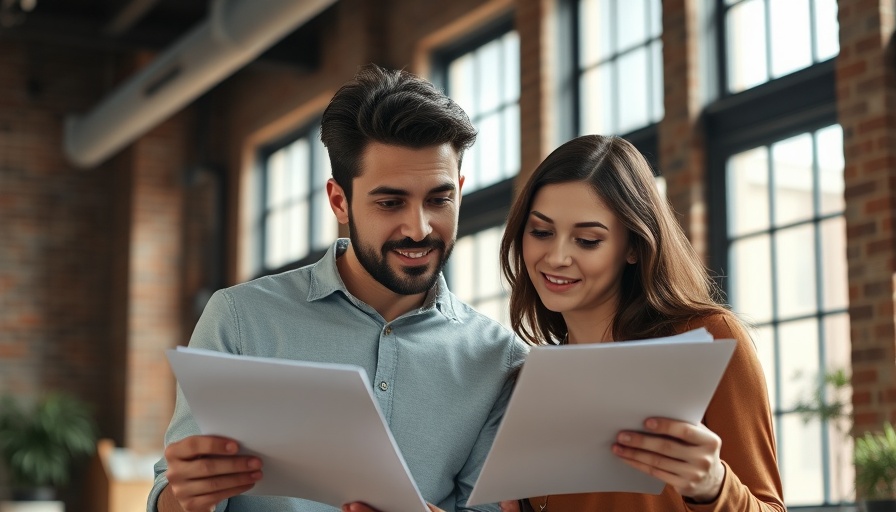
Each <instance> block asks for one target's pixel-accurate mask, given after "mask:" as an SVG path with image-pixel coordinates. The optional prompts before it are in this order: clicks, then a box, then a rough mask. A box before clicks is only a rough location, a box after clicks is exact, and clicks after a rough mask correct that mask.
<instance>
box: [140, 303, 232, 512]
mask: <svg viewBox="0 0 896 512" xmlns="http://www.w3.org/2000/svg"><path fill="white" fill-rule="evenodd" d="M239 341H240V339H239V323H238V317H237V316H236V311H235V309H234V306H233V301H232V298H231V297H230V296H229V295H228V294H227V292H225V291H220V290H219V291H217V292H215V293H214V294H213V295H212V297H211V299H209V302H208V304H207V305H206V306H205V309H204V310H203V312H202V316H201V317H200V318H199V322H197V324H196V328H195V329H194V330H193V335H192V337H191V338H190V346H191V347H198V348H205V349H209V350H218V351H222V352H231V353H239V352H238V351H239ZM198 434H200V432H199V427H198V426H197V425H196V421H195V420H194V419H193V414H192V413H191V412H190V406H189V405H187V401H186V399H185V398H184V395H183V392H182V391H181V389H180V385H178V386H177V399H176V401H175V405H174V414H173V415H172V417H171V423H170V424H169V425H168V430H167V431H166V432H165V446H168V445H169V444H171V443H173V442H175V441H180V440H181V439H183V438H185V437H188V436H193V435H198ZM154 469H155V481H154V482H153V486H152V491H150V494H149V497H148V499H147V504H146V510H147V512H158V501H159V496H160V495H161V494H162V491H163V490H164V489H165V487H166V486H167V485H168V479H167V478H166V476H165V472H166V471H167V470H168V464H167V463H166V461H165V458H164V457H163V458H161V459H159V461H158V462H156V464H155V467H154ZM226 508H227V500H224V501H222V502H221V503H219V504H218V505H217V507H216V508H215V512H224V510H225V509H226Z"/></svg>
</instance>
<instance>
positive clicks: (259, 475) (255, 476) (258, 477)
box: [252, 471, 262, 480]
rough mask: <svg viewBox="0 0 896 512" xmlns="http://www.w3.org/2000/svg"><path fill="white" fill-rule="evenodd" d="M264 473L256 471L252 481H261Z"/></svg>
mask: <svg viewBox="0 0 896 512" xmlns="http://www.w3.org/2000/svg"><path fill="white" fill-rule="evenodd" d="M261 477H262V473H261V471H255V472H253V473H252V480H261Z"/></svg>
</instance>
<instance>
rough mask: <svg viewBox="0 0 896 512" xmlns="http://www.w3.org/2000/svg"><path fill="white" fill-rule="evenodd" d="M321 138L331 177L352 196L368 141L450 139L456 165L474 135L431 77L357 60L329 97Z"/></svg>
mask: <svg viewBox="0 0 896 512" xmlns="http://www.w3.org/2000/svg"><path fill="white" fill-rule="evenodd" d="M320 138H321V141H323V143H324V145H325V146H326V147H327V152H328V153H329V154H330V164H331V166H332V169H333V179H334V180H335V181H336V183H338V184H339V186H340V187H342V189H343V190H344V191H345V194H346V198H347V199H349V200H351V188H352V180H354V179H355V178H356V177H358V176H359V175H360V174H361V156H362V154H363V152H364V149H365V148H366V147H367V145H368V144H369V143H371V142H378V143H381V144H389V145H393V146H403V147H408V148H413V149H420V148H425V147H429V146H438V145H441V144H446V143H447V144H451V146H452V147H453V148H454V151H455V152H456V153H457V165H458V169H459V168H460V164H461V160H462V159H463V154H464V150H466V149H467V148H469V147H470V146H472V145H473V142H475V141H476V129H475V128H474V127H473V124H472V123H471V122H470V118H469V117H467V114H466V112H464V110H463V109H462V108H460V106H458V105H457V103H455V102H454V101H452V100H451V98H449V97H448V96H446V95H445V94H444V93H442V92H441V91H439V90H438V89H436V87H435V86H434V85H433V84H431V83H430V82H428V81H426V80H424V79H422V78H420V77H418V76H416V75H414V74H412V73H409V72H407V71H404V70H402V71H393V70H388V69H384V68H381V67H380V66H377V65H376V64H367V65H365V66H362V67H361V69H360V70H359V71H358V74H356V75H355V77H354V78H353V79H352V80H350V81H349V82H348V83H346V84H345V85H343V86H342V87H341V88H340V89H339V90H338V91H337V92H336V94H335V95H334V96H333V99H332V100H330V104H329V105H328V106H327V109H326V110H325V111H324V114H323V118H322V119H321V128H320Z"/></svg>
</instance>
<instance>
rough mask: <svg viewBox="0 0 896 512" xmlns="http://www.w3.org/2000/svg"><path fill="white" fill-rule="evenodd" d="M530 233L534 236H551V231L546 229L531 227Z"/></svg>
mask: <svg viewBox="0 0 896 512" xmlns="http://www.w3.org/2000/svg"><path fill="white" fill-rule="evenodd" d="M529 234H530V235H532V236H534V237H535V238H547V237H549V236H551V232H550V231H545V230H543V229H530V230H529Z"/></svg>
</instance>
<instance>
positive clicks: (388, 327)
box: [383, 325, 392, 336]
mask: <svg viewBox="0 0 896 512" xmlns="http://www.w3.org/2000/svg"><path fill="white" fill-rule="evenodd" d="M383 333H384V334H385V335H386V336H388V335H390V334H392V326H391V325H388V326H386V328H385V329H383Z"/></svg>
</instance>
